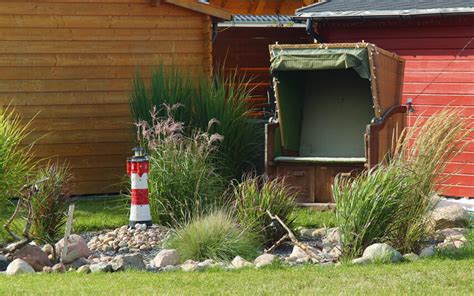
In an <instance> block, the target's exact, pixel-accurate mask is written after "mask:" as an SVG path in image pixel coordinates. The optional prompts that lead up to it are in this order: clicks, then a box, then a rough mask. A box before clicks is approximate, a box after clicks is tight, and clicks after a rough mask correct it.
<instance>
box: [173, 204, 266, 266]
mask: <svg viewBox="0 0 474 296" xmlns="http://www.w3.org/2000/svg"><path fill="white" fill-rule="evenodd" d="M166 245H167V247H169V248H173V249H176V250H177V252H178V254H179V256H180V258H181V260H182V261H185V260H188V259H193V260H205V259H215V260H225V261H230V260H232V259H233V258H234V257H235V256H241V257H243V258H246V259H249V260H250V259H253V258H255V257H256V256H257V255H258V241H257V239H256V236H255V235H253V234H252V233H251V232H249V231H247V230H246V229H245V228H239V227H238V226H237V224H236V223H235V222H234V221H233V220H232V217H231V215H230V214H228V213H226V212H223V211H217V212H214V213H211V214H209V215H207V216H202V217H196V218H195V219H194V220H193V221H192V222H191V223H189V224H187V225H185V226H183V227H182V228H180V229H178V230H177V232H176V233H175V234H174V235H173V236H171V237H170V239H169V240H168V241H167V243H166Z"/></svg>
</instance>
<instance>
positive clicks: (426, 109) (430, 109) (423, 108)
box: [410, 105, 474, 120]
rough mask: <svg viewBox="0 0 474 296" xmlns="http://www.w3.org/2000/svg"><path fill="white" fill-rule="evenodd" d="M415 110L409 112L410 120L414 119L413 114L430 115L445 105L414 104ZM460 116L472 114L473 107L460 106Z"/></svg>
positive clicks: (473, 113)
mask: <svg viewBox="0 0 474 296" xmlns="http://www.w3.org/2000/svg"><path fill="white" fill-rule="evenodd" d="M414 108H415V111H414V112H412V113H411V114H410V116H413V118H412V120H414V119H415V118H414V116H418V115H423V116H431V115H433V114H435V113H438V112H440V111H442V110H443V109H444V108H445V106H435V105H428V106H427V105H414ZM460 114H461V116H465V117H469V116H473V115H474V108H473V107H465V108H461V110H460Z"/></svg>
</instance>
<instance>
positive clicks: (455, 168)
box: [446, 162, 474, 175]
mask: <svg viewBox="0 0 474 296" xmlns="http://www.w3.org/2000/svg"><path fill="white" fill-rule="evenodd" d="M446 173H457V174H469V175H474V163H456V162H450V163H449V164H448V166H447V167H446Z"/></svg>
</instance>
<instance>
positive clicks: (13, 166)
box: [0, 107, 36, 240]
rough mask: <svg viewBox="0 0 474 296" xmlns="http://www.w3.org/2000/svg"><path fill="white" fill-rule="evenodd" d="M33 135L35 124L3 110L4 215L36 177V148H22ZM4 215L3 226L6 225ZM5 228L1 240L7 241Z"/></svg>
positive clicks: (0, 193)
mask: <svg viewBox="0 0 474 296" xmlns="http://www.w3.org/2000/svg"><path fill="white" fill-rule="evenodd" d="M30 132H31V121H26V122H24V121H22V118H21V117H20V116H19V115H18V114H17V113H15V110H14V109H12V108H9V107H7V108H5V109H1V108H0V211H6V209H7V204H8V203H10V199H11V198H12V197H17V196H18V194H19V190H20V188H21V187H22V186H23V185H24V184H26V183H27V181H28V179H29V177H30V176H31V175H32V174H33V172H34V169H35V166H36V162H35V161H34V158H33V155H32V153H31V147H32V145H22V142H23V141H24V140H25V139H26V137H28V135H29V134H30ZM6 216H7V215H5V213H2V214H0V226H2V225H3V224H4V222H5V221H2V217H6ZM4 239H5V236H4V232H3V228H2V229H1V230H0V240H4Z"/></svg>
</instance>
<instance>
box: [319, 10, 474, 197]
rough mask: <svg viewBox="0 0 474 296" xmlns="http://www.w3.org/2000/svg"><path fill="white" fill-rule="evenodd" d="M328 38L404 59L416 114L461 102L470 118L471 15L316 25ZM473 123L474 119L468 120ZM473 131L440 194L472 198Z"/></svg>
mask: <svg viewBox="0 0 474 296" xmlns="http://www.w3.org/2000/svg"><path fill="white" fill-rule="evenodd" d="M318 33H319V34H320V35H321V36H323V37H324V38H325V39H326V41H327V42H358V41H362V40H364V41H366V42H370V43H374V44H376V45H378V46H379V47H381V48H384V49H386V50H390V51H393V52H395V53H397V54H399V55H401V56H402V57H403V58H405V59H406V68H405V79H404V88H403V100H404V102H406V101H407V99H408V98H412V99H413V103H414V107H415V112H414V113H411V114H410V115H409V116H408V119H407V122H408V124H409V125H410V124H413V122H414V121H415V119H416V117H418V116H423V117H426V116H430V115H431V114H433V113H435V112H436V111H439V110H441V109H442V108H443V107H445V106H447V105H450V106H461V107H462V108H463V111H462V113H463V115H464V116H466V117H469V116H474V40H473V39H474V16H456V17H432V18H414V19H404V20H359V21H344V22H342V21H338V22H329V23H319V24H318ZM470 121H471V124H472V125H473V126H474V117H472V118H471V119H470ZM473 138H474V134H472V135H471V143H470V144H469V145H468V146H467V148H466V150H465V152H464V153H462V154H461V155H459V156H458V157H456V158H455V159H454V161H453V162H451V163H450V164H449V166H448V168H447V173H451V174H453V175H452V176H451V177H450V178H449V180H447V181H446V182H445V183H444V186H443V188H442V189H443V194H445V195H449V196H467V197H471V198H472V197H474V141H472V139H473Z"/></svg>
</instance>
